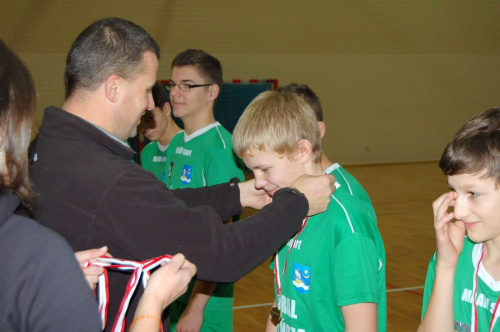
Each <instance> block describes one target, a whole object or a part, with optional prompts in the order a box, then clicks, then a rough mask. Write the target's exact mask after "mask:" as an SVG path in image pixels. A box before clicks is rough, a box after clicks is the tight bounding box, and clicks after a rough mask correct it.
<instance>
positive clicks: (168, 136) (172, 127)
mask: <svg viewBox="0 0 500 332" xmlns="http://www.w3.org/2000/svg"><path fill="white" fill-rule="evenodd" d="M168 121H169V122H168V125H167V129H166V130H165V132H164V133H163V135H161V137H160V139H159V140H158V141H159V142H160V144H161V145H163V146H167V145H168V144H170V141H171V140H172V138H173V137H174V136H175V135H177V133H178V132H179V131H181V130H182V129H181V128H180V127H179V126H178V125H177V123H175V121H174V119H172V118H170V119H169V120H168Z"/></svg>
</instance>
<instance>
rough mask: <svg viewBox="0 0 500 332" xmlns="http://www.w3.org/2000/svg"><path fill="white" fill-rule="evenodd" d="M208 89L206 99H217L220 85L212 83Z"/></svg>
mask: <svg viewBox="0 0 500 332" xmlns="http://www.w3.org/2000/svg"><path fill="white" fill-rule="evenodd" d="M209 89H210V91H209V94H208V100H210V101H212V100H215V99H217V97H218V96H219V92H220V87H219V85H217V84H212V85H211V86H210V87H209Z"/></svg>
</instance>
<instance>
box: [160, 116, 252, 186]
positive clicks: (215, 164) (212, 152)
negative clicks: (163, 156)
mask: <svg viewBox="0 0 500 332" xmlns="http://www.w3.org/2000/svg"><path fill="white" fill-rule="evenodd" d="M231 138H232V137H231V134H230V133H229V132H228V131H227V130H226V129H224V127H223V126H222V125H221V124H220V123H218V122H215V123H213V124H211V125H209V126H207V127H205V128H202V129H200V130H198V131H196V132H194V133H193V134H191V135H189V136H188V135H186V134H185V132H184V131H181V132H179V133H178V134H177V135H175V136H174V138H172V141H171V142H170V147H171V148H170V149H168V150H167V162H168V165H167V167H168V170H167V171H168V174H167V177H166V181H165V182H166V183H167V186H168V188H170V189H180V188H199V187H204V186H211V185H214V184H220V183H224V182H228V181H229V180H230V179H231V178H233V177H237V178H239V179H240V180H242V181H243V180H244V179H245V175H244V173H243V162H242V161H241V159H239V158H238V157H237V156H236V155H235V154H234V152H233V146H232V143H231Z"/></svg>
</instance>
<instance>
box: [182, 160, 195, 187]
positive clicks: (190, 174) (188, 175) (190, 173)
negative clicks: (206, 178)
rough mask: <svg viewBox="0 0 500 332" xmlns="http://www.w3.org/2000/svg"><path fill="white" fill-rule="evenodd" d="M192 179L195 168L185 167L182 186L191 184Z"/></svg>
mask: <svg viewBox="0 0 500 332" xmlns="http://www.w3.org/2000/svg"><path fill="white" fill-rule="evenodd" d="M192 177H193V167H192V166H189V165H184V168H183V169H182V174H181V182H182V184H189V182H191V178H192Z"/></svg>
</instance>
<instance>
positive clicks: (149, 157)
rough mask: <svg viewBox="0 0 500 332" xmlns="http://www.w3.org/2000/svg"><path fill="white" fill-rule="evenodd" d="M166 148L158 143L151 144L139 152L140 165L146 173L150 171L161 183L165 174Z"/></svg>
mask: <svg viewBox="0 0 500 332" xmlns="http://www.w3.org/2000/svg"><path fill="white" fill-rule="evenodd" d="M167 148H168V145H167V146H163V145H161V144H160V142H158V141H156V142H151V143H149V144H148V145H146V146H145V147H144V149H142V151H141V164H142V167H144V169H145V170H146V171H151V172H153V174H154V175H155V176H156V177H157V178H158V179H159V180H160V181H162V182H165V178H166V172H167Z"/></svg>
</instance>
